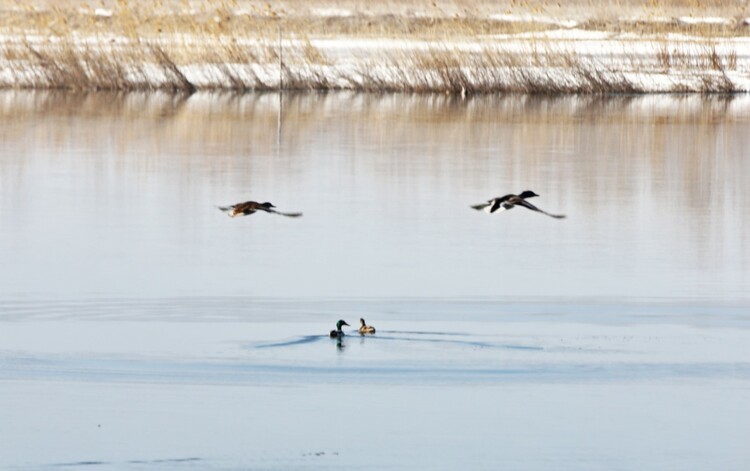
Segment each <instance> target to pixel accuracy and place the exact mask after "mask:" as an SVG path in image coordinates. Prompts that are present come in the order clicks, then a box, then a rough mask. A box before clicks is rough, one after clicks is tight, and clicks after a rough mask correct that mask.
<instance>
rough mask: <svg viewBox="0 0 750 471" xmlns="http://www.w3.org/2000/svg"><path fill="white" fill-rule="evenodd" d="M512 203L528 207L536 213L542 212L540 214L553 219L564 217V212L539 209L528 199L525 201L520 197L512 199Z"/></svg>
mask: <svg viewBox="0 0 750 471" xmlns="http://www.w3.org/2000/svg"><path fill="white" fill-rule="evenodd" d="M513 204H514V205H517V206H523V207H524V208H526V209H530V210H532V211H536V212H538V213H542V214H544V215H546V216H549V217H551V218H555V219H564V218H565V215H564V214H550V213H548V212H547V211H544V210H541V209H539V208H537V207H536V206H534V205H533V204H531V203H529V202H528V201H526V200H524V199H521V198H518V201H513Z"/></svg>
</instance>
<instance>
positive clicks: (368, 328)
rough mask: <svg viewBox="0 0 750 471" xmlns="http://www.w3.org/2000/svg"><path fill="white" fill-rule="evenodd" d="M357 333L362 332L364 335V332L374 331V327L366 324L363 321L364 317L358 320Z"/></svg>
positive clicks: (370, 332) (371, 332)
mask: <svg viewBox="0 0 750 471" xmlns="http://www.w3.org/2000/svg"><path fill="white" fill-rule="evenodd" d="M359 333H360V334H362V335H364V334H374V333H375V327H373V326H371V325H367V324H366V323H365V320H364V319H360V320H359Z"/></svg>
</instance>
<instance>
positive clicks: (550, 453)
mask: <svg viewBox="0 0 750 471" xmlns="http://www.w3.org/2000/svg"><path fill="white" fill-rule="evenodd" d="M748 129H750V98H748V97H744V96H738V97H734V98H727V97H710V98H702V97H693V96H690V97H687V96H644V97H638V96H634V97H616V98H592V97H563V98H545V97H528V96H487V97H475V98H468V99H460V98H455V97H444V96H419V95H398V94H395V95H380V94H372V95H362V94H349V93H327V94H317V93H304V94H287V95H284V96H283V100H281V101H280V98H279V95H278V94H248V95H231V94H196V95H193V96H191V97H181V96H173V95H163V94H125V95H122V94H85V95H78V94H73V93H40V92H0V136H1V138H2V143H3V146H2V147H0V468H2V469H14V470H37V469H38V470H59V469H76V470H78V469H106V470H110V469H126V470H131V469H133V470H140V469H150V470H162V469H167V470H172V469H174V470H179V469H207V470H249V469H252V470H255V469H275V470H287V469H320V468H323V467H326V468H333V469H339V468H341V469H343V468H347V469H350V468H356V469H394V470H396V469H459V468H460V469H466V468H469V469H528V470H553V469H555V470H557V469H576V470H580V469H607V470H611V469H639V470H642V469H654V470H664V469H679V470H684V469H708V468H713V469H726V470H744V469H747V468H748V467H750V451H748V447H747V446H746V444H747V443H748V440H750V222H749V221H750V158H748V155H749V154H748V149H750V133H748V132H747V130H748ZM526 189H531V190H534V191H535V192H537V193H538V194H539V195H541V196H540V197H539V198H534V199H533V200H532V202H533V203H534V204H536V205H537V206H539V207H540V208H542V209H544V210H546V211H548V212H550V213H562V214H565V215H567V218H565V219H561V220H558V219H553V218H548V217H546V216H544V215H542V214H539V213H534V212H532V211H528V210H526V209H524V208H515V209H513V210H512V211H505V212H500V213H496V214H492V215H488V214H485V213H483V212H477V211H474V210H472V209H471V208H469V206H470V205H472V204H477V203H481V202H483V201H485V200H487V199H489V198H491V197H494V196H500V195H503V194H505V193H511V192H513V193H518V192H521V191H523V190H526ZM250 199H252V200H257V201H271V202H273V203H274V204H275V205H276V206H277V207H278V209H279V210H280V211H290V212H291V211H301V212H303V213H304V216H303V217H301V218H284V217H281V216H278V215H270V214H255V215H252V216H249V217H244V218H235V219H231V218H228V217H227V216H226V215H225V214H224V213H222V212H220V211H218V210H217V209H216V206H218V205H226V204H231V203H236V202H241V201H245V200H250ZM360 317H365V318H366V319H367V321H368V322H369V323H372V324H373V325H375V326H376V327H377V328H378V332H377V334H376V335H375V336H372V337H367V338H363V337H359V336H358V335H349V336H347V337H345V339H344V340H343V341H342V342H337V341H336V340H331V339H329V338H328V337H327V335H326V334H327V332H328V330H330V329H332V328H333V325H334V324H335V321H336V320H337V319H340V318H341V319H346V320H347V321H348V322H349V323H350V324H352V325H353V326H356V325H357V324H358V319H359V318H360Z"/></svg>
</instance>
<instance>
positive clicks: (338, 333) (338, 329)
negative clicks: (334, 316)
mask: <svg viewBox="0 0 750 471" xmlns="http://www.w3.org/2000/svg"><path fill="white" fill-rule="evenodd" d="M345 325H349V324H347V323H346V321H345V320H340V321H338V322H337V323H336V330H332V331H331V333H330V334H328V336H329V337H331V338H332V339H337V338H340V337H343V336H344V332H343V331H342V330H341V327H342V326H345Z"/></svg>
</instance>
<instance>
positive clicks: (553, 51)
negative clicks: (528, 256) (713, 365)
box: [0, 0, 750, 95]
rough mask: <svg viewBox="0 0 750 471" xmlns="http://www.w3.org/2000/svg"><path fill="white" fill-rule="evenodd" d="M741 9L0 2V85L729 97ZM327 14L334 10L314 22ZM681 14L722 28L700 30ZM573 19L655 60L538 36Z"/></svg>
mask: <svg viewBox="0 0 750 471" xmlns="http://www.w3.org/2000/svg"><path fill="white" fill-rule="evenodd" d="M35 2H36V3H35ZM748 3H750V2H746V1H743V2H738V3H731V4H730V3H729V2H721V1H719V0H700V1H699V0H674V1H672V2H666V1H657V0H652V1H651V2H649V3H648V7H644V4H642V3H641V2H637V1H635V0H619V1H618V2H616V4H617V5H616V8H615V7H613V6H612V5H613V4H612V2H604V3H597V2H594V1H593V0H572V1H571V2H568V3H567V4H565V5H562V4H560V5H558V4H557V3H553V2H542V1H540V2H537V1H530V0H529V1H522V0H507V1H506V0H501V1H499V2H496V1H490V0H468V1H467V2H462V3H461V4H460V5H458V3H456V2H449V1H447V0H445V1H435V2H423V3H419V2H415V3H410V5H411V7H410V8H411V10H410V9H408V8H406V7H404V4H403V3H400V2H396V1H395V0H385V1H384V3H383V4H382V5H381V4H378V5H380V6H377V5H375V3H373V5H375V6H373V5H369V4H367V5H362V4H361V3H360V2H356V1H355V0H313V1H312V2H310V3H303V2H297V1H281V2H275V3H274V4H271V3H266V2H258V1H254V0H245V1H242V2H238V1H233V0H223V1H215V2H209V1H208V0H155V1H153V2H148V3H145V2H136V1H135V0H102V1H101V2H100V3H97V4H95V5H94V4H87V3H85V2H76V1H70V2H52V1H48V2H47V3H44V2H43V0H34V1H32V2H30V3H29V2H21V1H20V0H17V1H13V2H11V1H9V0H0V7H5V8H0V19H1V20H2V23H0V87H6V88H50V89H71V90H90V89H93V90H152V89H161V90H168V91H179V92H187V93H191V92H194V91H196V90H203V89H231V90H238V91H244V90H273V89H278V88H284V89H351V90H372V91H409V92H440V93H453V94H459V95H467V94H477V93H496V92H522V93H546V94H553V93H588V94H598V93H642V92H648V91H654V85H653V83H650V82H649V79H650V78H651V77H653V76H658V77H660V78H661V79H665V80H666V81H667V82H668V83H666V85H660V88H658V91H679V92H688V91H690V92H728V91H740V90H747V88H748V85H747V83H748V82H750V71H749V70H748V65H747V64H742V63H740V62H741V61H740V59H738V55H737V53H736V51H735V50H734V49H732V48H731V47H729V48H728V47H726V46H724V45H723V44H724V43H723V42H722V41H725V38H727V37H731V36H737V35H742V34H748V25H747V21H746V20H745V18H746V17H747V16H746V15H748V14H750V12H748V5H747V4H748ZM602 5H604V6H602ZM326 8H328V9H333V11H334V14H330V13H325V14H323V13H320V10H324V9H326ZM388 8H391V10H392V11H394V12H396V13H398V14H388V13H387V12H388ZM316 12H317V13H316ZM336 12H338V13H336ZM493 15H494V16H493ZM502 15H505V16H502ZM514 15H515V16H514ZM628 15H630V16H628ZM680 15H687V17H691V16H690V15H693V16H694V17H697V15H703V16H706V15H719V16H721V17H722V18H726V21H722V22H714V23H710V22H709V23H700V22H697V23H696V22H692V21H688V20H689V18H688V19H685V18H682V16H680ZM664 17H667V18H671V20H669V21H664ZM513 18H515V19H513ZM519 18H520V19H519ZM571 18H572V19H574V20H575V21H576V22H577V25H578V27H579V28H583V29H586V28H588V29H596V30H598V31H617V32H618V33H622V32H625V31H631V32H638V33H639V34H642V35H645V34H650V35H652V36H650V37H651V38H652V39H653V44H654V46H653V48H652V49H653V53H646V54H643V53H638V54H636V53H628V52H627V44H628V43H627V41H623V42H622V44H623V48H624V50H625V52H624V59H622V58H620V59H616V58H609V57H601V56H589V55H581V54H580V53H579V52H576V50H575V49H573V48H571V49H565V48H561V47H559V46H557V45H556V44H555V42H554V41H553V40H548V39H545V38H544V36H541V35H539V34H538V33H540V32H543V31H546V30H550V29H559V28H560V27H561V26H560V24H558V23H557V22H556V21H558V20H559V21H563V20H566V19H571ZM634 18H635V19H634ZM672 32H680V33H690V34H694V35H697V36H696V37H695V39H694V40H693V41H690V42H684V41H683V42H670V41H668V40H667V39H666V38H667V36H666V33H672ZM521 33H524V34H523V35H522V34H521ZM332 37H333V38H336V39H338V40H341V45H344V46H347V45H348V41H354V40H358V39H371V38H383V39H388V40H390V41H391V43H388V44H392V46H390V47H385V48H383V47H381V48H380V49H378V50H375V51H373V50H367V49H361V48H360V49H357V48H356V47H350V48H349V49H346V48H344V49H341V48H339V49H336V50H331V49H327V48H324V47H321V46H316V44H319V43H318V42H317V40H319V39H321V38H323V39H324V38H332ZM510 41H512V42H515V43H516V46H514V47H510V46H509V42H510ZM518 43H521V44H523V47H521V48H520V49H519V48H518V47H517V44H518ZM459 44H460V45H461V46H460V47H459V46H458V45H459ZM467 44H468V47H467ZM381 45H382V43H381ZM424 45H426V46H424ZM662 81H663V82H664V80H662Z"/></svg>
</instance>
